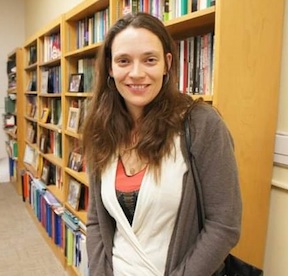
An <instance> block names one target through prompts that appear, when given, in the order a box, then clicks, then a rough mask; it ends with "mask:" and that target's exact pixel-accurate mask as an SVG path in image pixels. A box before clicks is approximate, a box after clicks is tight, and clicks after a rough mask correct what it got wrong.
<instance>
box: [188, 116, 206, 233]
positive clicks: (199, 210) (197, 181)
mask: <svg viewBox="0 0 288 276" xmlns="http://www.w3.org/2000/svg"><path fill="white" fill-rule="evenodd" d="M185 140H186V148H187V152H188V155H189V160H190V162H189V164H190V166H191V171H192V175H193V178H194V184H195V192H196V199H197V214H198V226H199V232H201V230H202V228H203V213H202V212H203V210H202V205H201V200H200V192H199V189H200V188H201V183H200V179H199V175H198V171H197V168H196V164H195V160H194V157H193V155H192V152H191V135H190V126H189V121H188V118H186V120H185Z"/></svg>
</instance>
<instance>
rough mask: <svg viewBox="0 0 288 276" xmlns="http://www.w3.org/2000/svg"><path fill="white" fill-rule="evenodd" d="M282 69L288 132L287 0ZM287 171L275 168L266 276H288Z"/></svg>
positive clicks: (282, 112)
mask: <svg viewBox="0 0 288 276" xmlns="http://www.w3.org/2000/svg"><path fill="white" fill-rule="evenodd" d="M284 20H285V21H284V32H283V49H282V68H281V83H280V98H279V113H278V125H277V131H281V132H288V108H287V105H288V78H287V76H288V0H286V1H285V19H284ZM278 184H279V186H281V187H285V186H286V187H288V168H284V167H279V166H274V168H273V179H272V188H271V197H270V215H269V225H268V234H267V243H266V254H265V261H264V272H265V276H274V275H277V276H286V275H288V265H287V261H288V212H287V210H288V190H286V189H283V188H279V187H277V185H278Z"/></svg>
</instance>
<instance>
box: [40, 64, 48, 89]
mask: <svg viewBox="0 0 288 276" xmlns="http://www.w3.org/2000/svg"><path fill="white" fill-rule="evenodd" d="M48 77H49V71H48V70H43V71H41V93H48Z"/></svg>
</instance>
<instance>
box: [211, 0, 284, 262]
mask: <svg viewBox="0 0 288 276" xmlns="http://www.w3.org/2000/svg"><path fill="white" fill-rule="evenodd" d="M283 8H284V1H283V0H279V1H275V2H273V3H272V2H271V1H269V0H264V1H263V0H262V1H249V0H243V1H238V0H230V1H217V6H216V37H215V39H216V44H215V75H214V89H215V92H214V98H213V104H214V105H215V106H216V107H217V108H218V109H219V110H220V112H221V113H222V115H223V117H224V120H225V121H226V123H227V125H228V127H229V129H230V130H231V132H232V135H233V137H234V141H235V150H236V156H237V161H238V165H239V173H240V182H241V191H242V196H243V226H242V235H241V240H240V243H239V244H238V246H237V247H236V248H235V250H234V253H235V254H236V255H238V256H240V257H241V258H243V259H245V260H246V261H249V262H251V263H253V264H255V265H257V266H259V267H262V266H263V259H264V251H265V241H266V231H267V218H268V210H269V197H270V186H271V177H272V160H273V150H274V136H275V130H276V118H277V104H278V90H279V77H280V53H281V40H282V21H283Z"/></svg>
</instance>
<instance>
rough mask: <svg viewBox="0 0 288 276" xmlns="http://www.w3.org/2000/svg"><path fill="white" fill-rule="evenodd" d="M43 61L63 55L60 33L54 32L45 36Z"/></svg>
mask: <svg viewBox="0 0 288 276" xmlns="http://www.w3.org/2000/svg"><path fill="white" fill-rule="evenodd" d="M43 49H44V52H43V62H47V61H50V60H54V59H58V58H60V57H61V44H60V33H54V34H51V35H47V36H45V37H44V47H43Z"/></svg>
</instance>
